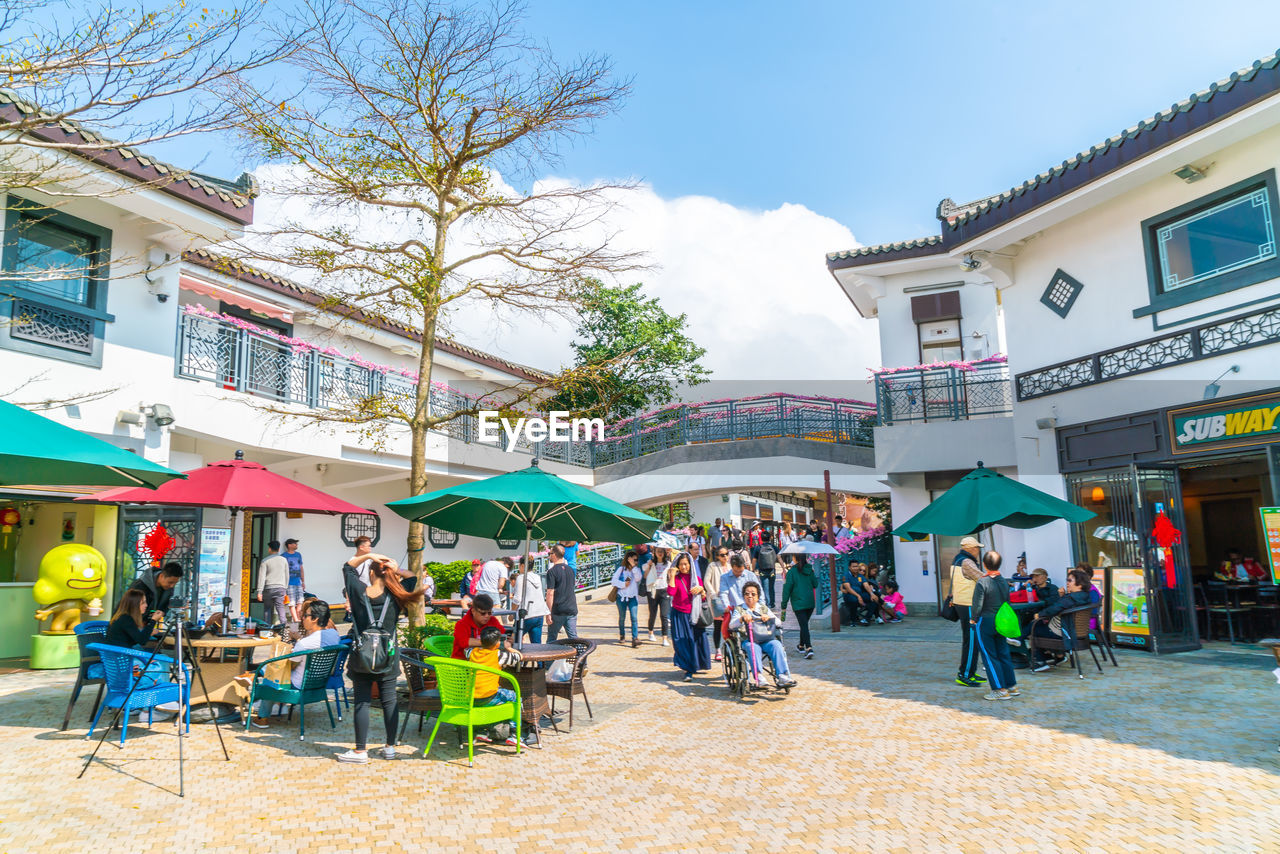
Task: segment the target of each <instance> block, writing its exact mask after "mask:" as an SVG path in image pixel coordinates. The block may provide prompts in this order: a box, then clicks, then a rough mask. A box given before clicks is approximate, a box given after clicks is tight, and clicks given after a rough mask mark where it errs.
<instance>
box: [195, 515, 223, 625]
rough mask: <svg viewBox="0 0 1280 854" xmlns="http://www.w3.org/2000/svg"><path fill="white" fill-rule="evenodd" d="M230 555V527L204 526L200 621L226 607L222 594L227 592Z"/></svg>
mask: <svg viewBox="0 0 1280 854" xmlns="http://www.w3.org/2000/svg"><path fill="white" fill-rule="evenodd" d="M230 556H231V529H230V528H201V529H200V553H199V554H198V555H197V556H196V584H195V614H196V620H197V621H198V620H203V619H206V618H207V617H208V616H209V615H210V614H214V613H217V612H219V611H221V610H222V597H223V596H226V595H227V559H228V558H230Z"/></svg>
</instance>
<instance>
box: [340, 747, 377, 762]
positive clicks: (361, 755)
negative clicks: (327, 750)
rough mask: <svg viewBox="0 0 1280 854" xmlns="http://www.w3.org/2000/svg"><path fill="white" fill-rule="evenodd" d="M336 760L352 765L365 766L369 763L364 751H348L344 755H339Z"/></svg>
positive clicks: (366, 753) (367, 755) (366, 752)
mask: <svg viewBox="0 0 1280 854" xmlns="http://www.w3.org/2000/svg"><path fill="white" fill-rule="evenodd" d="M337 760H338V761H339V762H350V763H351V764H353V765H366V764H368V762H369V753H368V751H364V750H348V751H347V752H346V753H339V754H338V755H337Z"/></svg>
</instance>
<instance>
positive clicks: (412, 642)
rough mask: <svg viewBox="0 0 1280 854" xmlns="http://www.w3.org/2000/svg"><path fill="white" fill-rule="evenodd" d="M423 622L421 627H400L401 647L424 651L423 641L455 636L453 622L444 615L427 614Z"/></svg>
mask: <svg viewBox="0 0 1280 854" xmlns="http://www.w3.org/2000/svg"><path fill="white" fill-rule="evenodd" d="M469 565H470V564H468V566H469ZM423 620H424V621H425V622H423V624H422V625H421V626H401V627H400V646H402V647H404V648H406V649H422V648H423V641H425V640H426V639H427V638H433V637H436V636H438V635H451V634H453V622H452V621H451V620H450V619H449V618H448V617H446V616H445V615H444V614H427V615H426V616H425V617H423Z"/></svg>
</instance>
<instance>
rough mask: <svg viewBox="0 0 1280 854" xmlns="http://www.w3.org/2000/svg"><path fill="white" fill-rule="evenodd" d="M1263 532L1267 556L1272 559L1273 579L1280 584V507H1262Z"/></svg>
mask: <svg viewBox="0 0 1280 854" xmlns="http://www.w3.org/2000/svg"><path fill="white" fill-rule="evenodd" d="M1262 533H1263V534H1264V535H1265V536H1266V538H1267V557H1268V558H1270V559H1271V581H1272V583H1274V584H1280V507H1263V508H1262Z"/></svg>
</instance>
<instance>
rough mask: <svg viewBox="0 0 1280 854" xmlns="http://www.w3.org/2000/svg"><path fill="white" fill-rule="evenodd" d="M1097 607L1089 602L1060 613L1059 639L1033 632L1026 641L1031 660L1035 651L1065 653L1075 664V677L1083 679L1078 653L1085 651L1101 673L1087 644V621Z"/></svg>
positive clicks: (1099, 665) (1090, 646)
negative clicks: (1061, 629)
mask: <svg viewBox="0 0 1280 854" xmlns="http://www.w3.org/2000/svg"><path fill="white" fill-rule="evenodd" d="M1097 607H1098V606H1097V605H1096V604H1094V603H1092V602H1090V603H1089V604H1087V605H1079V606H1077V607H1075V608H1068V609H1067V610H1065V611H1063V612H1061V613H1060V614H1059V615H1058V616H1060V617H1061V618H1062V626H1063V629H1064V632H1063V635H1062V637H1061V638H1046V637H1040V636H1038V635H1037V634H1036V633H1035V632H1034V631H1033V632H1032V633H1031V636H1030V637H1029V638H1028V639H1027V640H1028V641H1029V642H1030V646H1031V660H1032V661H1034V660H1035V659H1036V650H1044V649H1047V650H1053V651H1057V652H1065V653H1067V655H1069V656H1071V660H1072V662H1074V663H1075V666H1076V675H1077V676H1079V677H1080V678H1081V679H1083V678H1084V671H1082V670H1081V669H1080V653H1082V652H1084V651H1085V650H1086V649H1087V650H1088V651H1089V655H1090V656H1092V657H1093V664H1094V666H1095V667H1097V668H1098V672H1099V673H1101V672H1102V665H1101V664H1100V663H1098V655H1097V653H1095V652H1094V651H1093V646H1092V645H1091V644H1090V643H1089V619H1090V618H1091V617H1092V616H1093V611H1094V609H1095V608H1097ZM1104 655H1105V653H1104Z"/></svg>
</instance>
